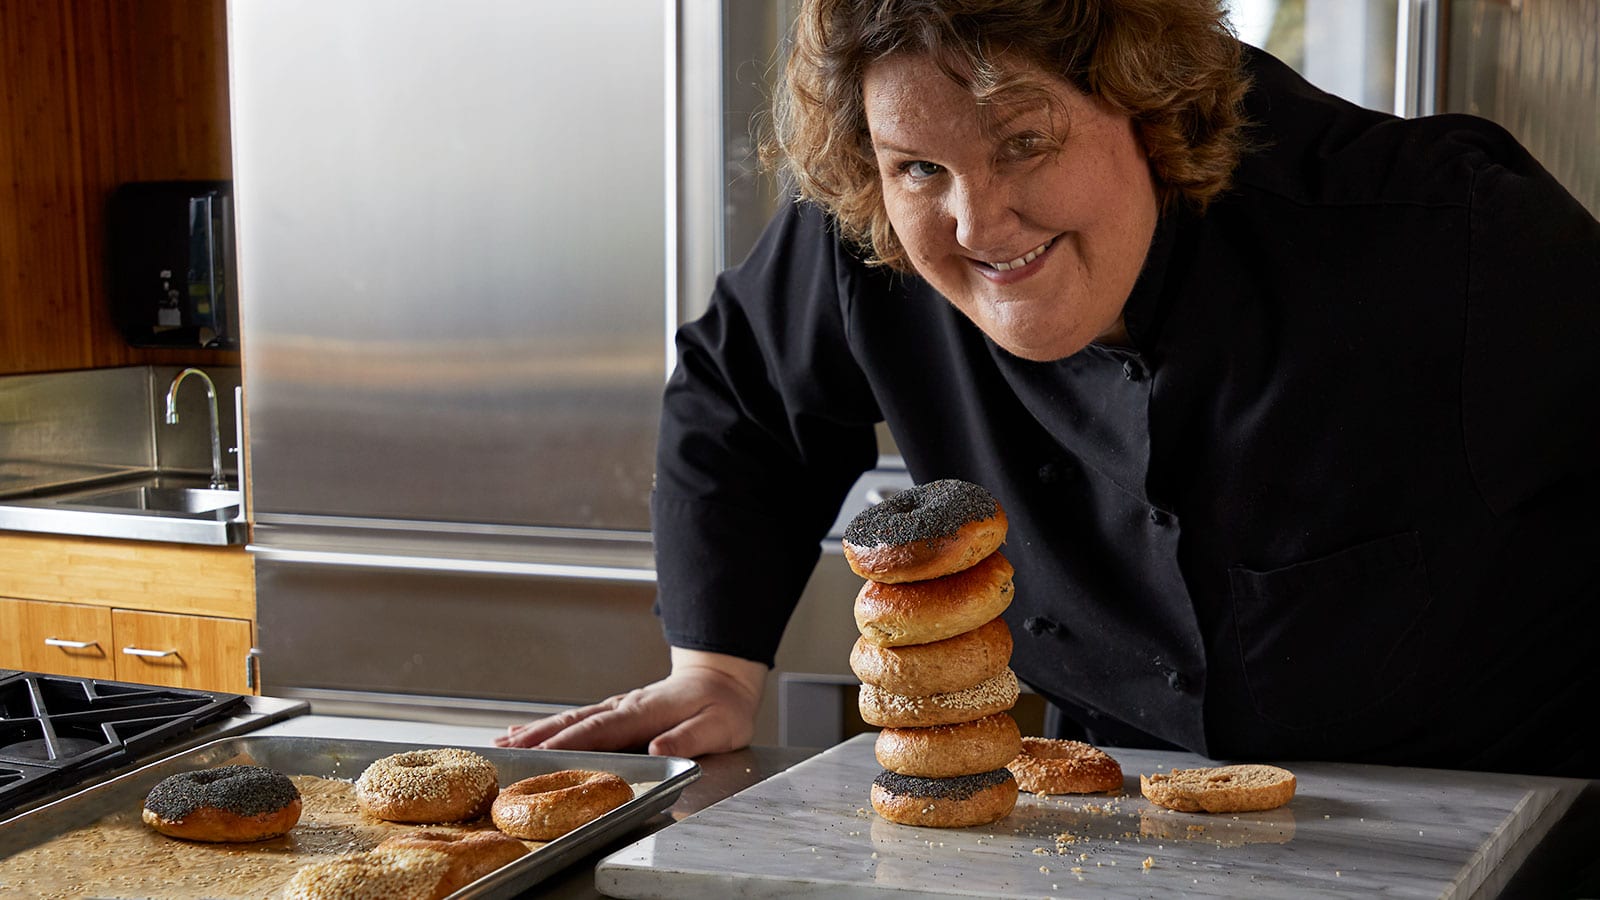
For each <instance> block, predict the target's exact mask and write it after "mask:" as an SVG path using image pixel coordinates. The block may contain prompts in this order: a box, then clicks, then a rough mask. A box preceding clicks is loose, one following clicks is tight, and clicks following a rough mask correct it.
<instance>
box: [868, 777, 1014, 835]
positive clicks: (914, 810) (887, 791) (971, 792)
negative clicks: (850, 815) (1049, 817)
mask: <svg viewBox="0 0 1600 900" xmlns="http://www.w3.org/2000/svg"><path fill="white" fill-rule="evenodd" d="M1016 805H1017V780H1016V779H1015V778H1014V777H1012V775H1011V772H1010V770H1008V769H995V770H993V771H989V772H979V773H978V774H975V775H962V776H960V777H958V778H917V777H915V776H912V775H899V774H896V773H894V772H884V773H882V774H880V775H879V776H878V777H877V778H874V779H873V780H872V808H873V809H875V810H877V812H878V815H880V816H882V817H884V818H885V819H888V820H889V821H891V822H898V823H899V824H901V825H920V826H923V827H925V828H966V827H969V826H972V825H987V824H989V823H990V822H994V821H997V820H999V819H1003V818H1005V817H1006V816H1007V815H1009V814H1010V813H1011V810H1012V809H1014V808H1015V807H1016Z"/></svg>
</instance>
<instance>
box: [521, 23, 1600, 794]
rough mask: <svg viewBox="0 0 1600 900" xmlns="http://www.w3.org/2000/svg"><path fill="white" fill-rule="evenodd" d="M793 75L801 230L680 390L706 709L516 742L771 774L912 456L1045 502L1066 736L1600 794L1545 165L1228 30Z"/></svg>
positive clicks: (681, 595) (856, 58)
mask: <svg viewBox="0 0 1600 900" xmlns="http://www.w3.org/2000/svg"><path fill="white" fill-rule="evenodd" d="M786 75H787V83H786V87H785V90H784V92H783V95H782V96H781V97H780V100H779V103H778V105H777V115H776V126H777V127H776V150H777V151H778V154H779V155H780V156H781V160H782V163H783V165H784V166H785V168H786V170H787V172H788V173H789V174H790V175H791V176H792V177H793V180H794V183H795V184H796V185H797V186H798V190H799V194H800V202H798V203H796V204H795V205H793V206H792V207H790V208H788V209H785V210H783V211H781V212H780V214H779V215H778V217H777V218H776V219H775V221H774V222H773V224H772V226H771V227H770V228H769V229H768V232H767V234H766V235H765V236H764V238H763V239H762V242H761V243H760V244H759V245H758V246H757V248H756V249H755V250H754V251H753V252H752V254H751V257H750V258H749V259H748V260H747V261H746V262H745V263H744V264H743V265H741V266H740V267H739V268H737V269H735V270H733V271H731V272H729V273H727V274H726V275H725V276H724V277H723V278H722V279H721V281H720V282H719V287H718V290H717V294H716V296H715V297H714V299H713V302H712V304H711V308H710V310H709V312H708V313H707V314H706V316H705V317H704V318H702V319H701V320H700V321H698V322H695V323H693V324H691V325H689V326H686V327H685V328H684V329H683V330H682V332H681V333H680V335H679V349H680V361H679V366H678V369H677V371H676V372H675V374H674V376H673V378H672V380H671V382H670V383H669V385H668V388H667V392H666V403H665V411H664V416H663V424H662V432H661V444H660V451H659V457H658V475H657V489H656V492H655V495H654V498H653V502H652V510H653V515H654V522H655V536H656V545H657V562H658V571H659V573H660V601H659V610H660V614H661V616H662V619H663V623H664V627H665V631H666V634H667V637H668V640H669V642H670V643H671V644H672V646H673V670H672V674H671V675H670V676H669V677H668V678H666V679H665V680H663V681H661V682H658V683H656V684H653V685H650V686H647V687H645V688H642V689H640V690H638V691H634V692H630V693H629V694H627V695H623V696H620V697H614V698H611V699H609V700H607V701H605V702H603V703H601V704H597V705H595V706H591V707H584V708H581V709H577V710H573V711H571V712H568V713H563V714H561V715H559V716H555V717H552V718H549V719H545V720H540V721H537V722H533V723H530V724H528V725H524V726H519V727H516V728H513V729H512V730H511V732H510V733H509V734H508V735H507V737H506V738H505V739H504V740H503V742H502V743H504V744H507V745H514V746H535V745H537V746H545V747H553V748H562V747H568V748H570V747H592V748H617V747H624V746H633V745H637V744H640V743H645V742H646V741H648V743H649V748H650V751H651V752H653V753H668V754H675V755H697V754H700V753H705V752H712V751H718V750H725V749H732V748H735V747H739V746H742V745H744V744H745V743H747V742H748V741H749V740H750V736H751V733H752V729H751V721H752V718H753V716H754V713H755V708H756V704H757V700H758V698H759V696H760V688H761V684H762V679H763V678H764V677H765V672H766V669H767V668H768V667H769V666H770V664H771V662H772V658H773V653H774V651H775V649H776V647H777V644H778V641H779V638H780V636H781V633H782V628H783V623H784V621H785V620H786V618H787V616H788V614H789V612H790V611H791V610H792V608H793V604H794V602H795V600H796V598H797V597H798V596H799V593H800V590H801V588H802V587H803V586H804V584H805V580H806V577H807V575H808V574H809V572H810V571H811V568H812V566H813V564H814V563H815V560H816V555H817V546H818V541H819V539H820V537H821V536H822V535H823V534H824V533H825V531H826V529H827V526H828V524H829V523H830V522H831V521H832V519H833V516H834V514H835V512H836V510H837V509H838V505H839V502H840V500H841V499H842V497H843V496H844V493H845V491H846V490H847V489H848V487H849V486H850V484H851V483H852V482H853V480H854V479H855V477H856V476H857V475H858V474H859V473H860V472H862V471H864V470H865V469H866V468H867V467H869V466H870V465H871V464H872V463H873V461H874V457H875V444H874V439H873V427H874V424H875V423H877V422H879V421H886V422H887V423H888V426H889V428H890V429H891V431H892V432H893V434H894V436H895V439H896V443H897V445H898V447H899V449H900V451H901V452H902V454H903V455H904V457H905V459H906V461H907V464H908V466H909V467H910V469H911V473H912V475H913V476H914V477H915V478H916V479H917V480H918V481H928V480H932V479H935V478H943V477H957V478H964V479H966V480H969V481H974V482H977V483H979V484H982V485H984V486H985V487H987V488H988V489H989V490H990V491H992V492H993V493H994V494H995V495H996V496H997V497H998V498H999V499H1000V500H1001V502H1002V503H1003V504H1004V506H1005V508H1006V510H1007V513H1008V515H1009V518H1010V522H1011V530H1010V537H1009V539H1008V541H1007V543H1006V545H1005V553H1006V556H1007V558H1008V559H1010V560H1011V562H1012V563H1013V564H1014V566H1015V567H1016V571H1017V574H1016V584H1017V586H1018V591H1017V597H1016V600H1015V601H1014V602H1013V604H1012V606H1011V608H1010V609H1009V610H1008V611H1007V613H1006V619H1007V621H1008V623H1009V624H1010V625H1011V627H1012V631H1013V632H1014V634H1015V635H1016V648H1015V651H1014V654H1013V658H1012V668H1013V669H1015V671H1016V672H1017V674H1018V675H1019V676H1020V677H1021V678H1022V680H1023V681H1024V682H1026V683H1028V684H1029V685H1030V686H1031V687H1033V689H1034V690H1036V691H1038V692H1039V693H1040V694H1042V695H1044V696H1045V697H1046V698H1047V699H1048V700H1050V701H1051V704H1052V706H1053V707H1054V709H1056V710H1058V711H1059V712H1060V713H1061V716H1060V719H1061V721H1060V722H1059V723H1058V725H1059V729H1060V731H1059V736H1070V737H1080V738H1086V739H1089V740H1092V741H1094V742H1096V743H1100V744H1103V745H1106V746H1153V747H1162V746H1170V747H1179V748H1183V749H1186V750H1190V751H1193V752H1196V753H1200V754H1203V755H1206V756H1210V757H1213V758H1242V759H1284V760H1288V759H1305V758H1317V759H1339V760H1350V761H1363V762H1382V763H1391V764H1411V765H1428V766H1441V767H1459V768H1471V769H1501V770H1515V771H1525V772H1537V773H1559V774H1569V775H1583V776H1586V777H1595V776H1596V775H1600V751H1597V750H1596V749H1595V748H1594V747H1593V746H1591V745H1588V744H1586V743H1585V742H1583V741H1581V740H1579V739H1578V737H1577V733H1576V729H1573V728H1571V727H1570V710H1572V709H1579V708H1584V707H1585V705H1586V704H1587V703H1588V699H1587V698H1589V697H1592V696H1593V695H1594V692H1595V690H1596V688H1600V680H1597V677H1596V675H1595V674H1594V670H1593V668H1592V667H1587V666H1583V665H1580V663H1579V660H1580V659H1582V655H1583V653H1584V652H1585V650H1586V642H1587V641H1588V637H1587V635H1591V634H1593V633H1594V630H1595V626H1596V625H1597V624H1600V613H1597V610H1600V603H1597V602H1596V599H1597V598H1596V593H1597V591H1596V586H1595V585H1596V580H1595V575H1596V570H1595V567H1594V565H1593V564H1592V563H1590V562H1588V560H1591V559H1595V558H1600V554H1597V552H1596V551H1597V550H1600V526H1597V525H1596V524H1595V523H1594V522H1593V521H1592V517H1591V516H1589V515H1587V512H1586V510H1587V508H1588V507H1589V506H1590V505H1591V504H1592V503H1593V502H1594V501H1595V500H1596V499H1597V498H1596V496H1595V494H1596V480H1595V477H1594V476H1595V471H1594V463H1593V460H1595V459H1596V450H1597V449H1600V446H1597V445H1600V440H1597V438H1600V415H1597V414H1596V413H1595V412H1594V411H1593V409H1594V407H1595V404H1594V403H1593V402H1592V399H1591V396H1592V394H1593V393H1594V388H1595V385H1596V382H1597V378H1596V372H1595V363H1594V362H1592V360H1593V359H1594V354H1592V353H1591V352H1589V347H1590V346H1592V345H1593V343H1594V342H1595V341H1596V340H1597V339H1600V303H1597V296H1596V288H1595V285H1596V284H1597V283H1600V224H1597V223H1596V222H1595V220H1594V218H1593V217H1591V216H1590V215H1588V214H1587V213H1586V212H1585V211H1584V210H1583V209H1582V207H1581V206H1579V204H1577V203H1576V201H1574V200H1573V199H1572V198H1571V197H1570V196H1568V195H1567V194H1566V193H1565V192H1564V191H1562V190H1561V189H1560V187H1559V186H1557V185H1556V184H1555V183H1554V181H1553V180H1552V179H1551V178H1550V177H1549V175H1548V174H1547V173H1545V172H1544V171H1543V169H1541V168H1540V167H1539V166H1538V164H1537V163H1536V162H1534V161H1533V160H1532V159H1531V158H1530V157H1529V156H1528V154H1527V153H1526V152H1525V151H1523V150H1522V148H1520V147H1519V146H1517V145H1516V143H1515V141H1513V140H1512V139H1511V138H1510V137H1508V136H1507V135H1506V134H1505V133H1504V132H1503V131H1501V130H1500V129H1498V128H1496V127H1494V126H1492V125H1490V124H1489V123H1486V122H1482V121H1480V120H1476V119H1471V118H1467V117H1437V118H1431V119H1423V120H1412V121H1402V120H1398V119H1395V118H1393V117H1391V116H1387V115H1383V114H1380V113H1376V112H1372V111H1369V110H1362V109H1358V108H1356V107H1354V106H1351V105H1350V104H1347V103H1344V102H1343V101H1340V100H1338V99H1337V98H1334V97H1331V96H1329V95H1327V94H1325V93H1323V92H1321V91H1318V90H1316V89H1315V88H1313V87H1311V86H1310V85H1308V84H1307V83H1306V82H1304V81H1303V80H1302V79H1300V78H1299V77H1298V76H1296V75H1295V74H1294V73H1293V72H1291V71H1289V70H1288V69H1287V68H1286V67H1284V66H1283V65H1282V64H1281V63H1279V62H1277V61H1276V60H1274V59H1272V58H1271V57H1269V56H1267V55H1265V54H1263V53H1260V52H1259V51H1255V50H1252V49H1250V48H1246V47H1243V46H1242V45H1240V44H1239V43H1238V42H1237V41H1236V40H1235V39H1234V38H1233V37H1232V36H1231V34H1229V33H1228V31H1227V29H1226V27H1225V26H1224V24H1223V19H1222V13H1221V10H1220V9H1219V4H1218V3H1217V2H1214V0H1114V2H1113V0H1077V2H1062V0H1057V2H1044V0H1036V2H1025V0H990V2H979V0H971V2H959V0H887V2H873V0H809V2H807V3H806V4H805V6H804V8H803V10H802V12H801V14H800V18H799V22H798V24H797V29H796V41H795V45H794V48H793V51H792V55H791V58H790V60H789V63H788V67H787V70H786Z"/></svg>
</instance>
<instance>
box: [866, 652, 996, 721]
mask: <svg viewBox="0 0 1600 900" xmlns="http://www.w3.org/2000/svg"><path fill="white" fill-rule="evenodd" d="M1019 693H1021V687H1020V686H1019V685H1018V684H1017V675H1016V673H1015V672H1013V671H1011V669H1010V668H1009V667H1008V668H1006V669H1004V670H1002V671H1001V672H1000V674H999V675H996V676H994V677H993V678H990V679H988V680H987V681H982V682H979V683H978V684H975V685H973V686H972V687H970V688H966V689H965V690H960V691H946V692H943V693H938V694H928V695H926V696H921V697H916V696H910V695H907V694H896V693H892V692H890V691H886V690H883V689H882V688H877V687H873V686H872V685H870V684H863V685H862V686H861V690H860V692H859V693H858V694H857V703H856V705H857V706H858V707H859V708H860V711H861V719H862V721H864V722H866V723H867V724H869V725H876V726H878V727H879V728H925V727H927V726H930V725H954V724H955V723H957V722H970V721H972V720H973V719H981V718H983V717H984V716H989V715H993V714H995V713H997V712H1005V711H1006V710H1008V709H1010V708H1011V707H1013V706H1015V705H1016V704H1017V696H1018V694H1019Z"/></svg>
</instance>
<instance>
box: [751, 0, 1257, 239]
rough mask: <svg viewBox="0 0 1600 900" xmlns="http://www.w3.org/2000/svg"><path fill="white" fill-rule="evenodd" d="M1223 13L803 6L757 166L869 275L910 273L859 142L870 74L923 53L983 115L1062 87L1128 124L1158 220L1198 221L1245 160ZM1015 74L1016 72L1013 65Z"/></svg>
mask: <svg viewBox="0 0 1600 900" xmlns="http://www.w3.org/2000/svg"><path fill="white" fill-rule="evenodd" d="M1222 5H1223V4H1222V2H1221V0H806V2H805V3H804V5H803V7H802V9H801V10H800V13H799V15H798V17H797V19H796V22H795V28H794V35H793V46H792V47H791V49H790V52H789V59H788V63H787V65H786V68H785V73H784V76H785V77H784V79H783V82H782V84H781V85H780V86H779V90H778V93H777V96H776V97H775V99H774V103H773V110H772V112H773V117H772V122H771V124H770V132H769V134H768V135H767V138H766V140H765V141H764V144H763V148H762V151H763V158H764V159H765V160H766V162H767V163H768V164H769V165H773V166H776V167H778V168H780V169H781V170H782V171H783V172H784V173H785V174H786V175H787V176H788V178H790V179H791V180H792V181H793V184H794V187H795V188H796V190H797V191H798V193H799V195H800V196H801V197H803V198H806V199H810V200H814V201H816V202H818V203H820V204H822V205H823V206H824V207H826V208H827V209H829V210H830V211H831V212H832V213H833V214H834V217H835V218H836V219H837V220H838V222H839V226H840V228H841V229H842V230H843V233H844V235H845V237H846V238H847V239H849V240H851V241H853V242H855V243H856V244H858V245H860V246H861V247H863V248H864V249H865V250H866V251H867V252H868V254H869V256H870V257H871V261H872V262H874V263H880V264H884V265H888V266H890V267H893V268H896V269H900V270H905V269H907V268H909V263H908V262H907V260H906V256H905V251H904V249H903V248H902V247H901V245H900V241H899V239H898V238H897V237H896V236H895V234H894V229H893V227H892V226H891V225H890V224H889V218H888V213H887V212H886V211H885V208H884V203H883V192H882V187H881V184H880V182H879V180H878V171H877V162H876V159H875V157H874V155H873V150H872V141H871V138H870V136H869V134H868V131H867V118H866V112H865V109H864V105H863V98H862V78H863V76H864V73H865V72H866V70H867V67H868V66H869V65H871V64H872V63H873V62H875V61H877V60H880V59H883V58H885V57H888V56H891V55H893V54H897V53H925V54H927V55H928V56H929V57H930V58H932V59H933V60H934V61H935V62H936V63H937V64H938V65H939V67H940V68H941V69H942V70H943V71H944V72H945V74H947V75H948V76H949V77H950V78H951V79H953V80H954V81H955V82H956V83H958V84H960V85H962V86H963V87H965V88H966V89H968V90H970V91H971V92H972V93H973V95H974V97H976V98H977V99H978V100H979V101H980V102H981V103H984V104H998V103H1010V102H1018V101H1020V102H1027V101H1029V100H1030V99H1035V98H1038V97H1039V96H1041V91H1040V86H1039V85H1038V84H1037V82H1036V80H1035V81H1030V80H1029V78H1028V77H1027V67H1028V66H1033V67H1037V69H1039V70H1042V71H1044V72H1047V73H1055V74H1058V75H1059V76H1060V77H1061V78H1063V79H1064V80H1065V81H1067V82H1068V83H1070V84H1072V85H1073V86H1075V87H1076V88H1077V89H1078V90H1080V91H1082V92H1084V93H1085V94H1088V95H1089V96H1092V97H1098V98H1100V99H1101V100H1102V101H1104V102H1105V103H1108V104H1109V105H1110V106H1111V107H1112V108H1114V109H1116V110H1117V111H1118V112H1120V113H1122V114H1124V115H1127V116H1129V117H1130V118H1131V119H1132V120H1133V122H1134V125H1135V128H1136V129H1137V132H1138V134H1139V136H1140V139H1141V141H1142V143H1143V147H1144V151H1145V154H1146V156H1147V157H1148V158H1149V160H1150V168H1151V172H1152V174H1153V176H1154V179H1155V183H1156V190H1157V196H1158V199H1159V202H1160V204H1161V207H1162V209H1163V210H1166V209H1170V208H1171V207H1172V206H1173V205H1175V204H1179V203H1188V204H1190V205H1191V206H1193V207H1194V208H1195V209H1198V210H1203V209H1204V208H1205V206H1206V204H1207V203H1208V202H1210V200H1211V199H1212V198H1214V197H1215V196H1217V194H1219V193H1221V192H1222V191H1223V190H1225V189H1226V188H1227V186H1228V183H1229V179H1230V177H1231V175H1232V173H1233V169H1234V167H1235V166H1236V165H1237V163H1238V160H1239V156H1240V154H1241V153H1242V152H1243V147H1244V139H1243V135H1242V130H1243V126H1244V119H1243V113H1242V111H1241V103H1242V100H1243V98H1244V95H1245V92H1246V91H1247V90H1248V88H1249V80H1248V77H1247V76H1246V75H1245V74H1244V72H1243V70H1242V68H1241V55H1242V51H1241V46H1240V44H1239V42H1238V40H1237V39H1236V38H1235V37H1234V35H1233V33H1232V31H1231V30H1230V29H1229V28H1228V26H1227V24H1226V20H1225V19H1224V12H1223V9H1222ZM1019 62H1020V63H1022V64H1023V65H1022V66H1018V65H1017V63H1019Z"/></svg>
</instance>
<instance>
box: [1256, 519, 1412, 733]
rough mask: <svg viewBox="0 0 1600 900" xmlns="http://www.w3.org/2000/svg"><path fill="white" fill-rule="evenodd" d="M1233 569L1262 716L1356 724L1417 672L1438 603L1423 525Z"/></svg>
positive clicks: (1302, 723) (1301, 723) (1287, 721)
mask: <svg viewBox="0 0 1600 900" xmlns="http://www.w3.org/2000/svg"><path fill="white" fill-rule="evenodd" d="M1228 574H1229V579H1230V581H1231V586H1232V593H1233V609H1234V623H1235V627H1236V628H1237V629H1238V638H1239V648H1240V653H1241V654H1242V657H1243V662H1244V673H1245V681H1246V683H1247V684H1248V686H1249V690H1250V695H1251V699H1252V701H1253V702H1254V704H1255V708H1256V711H1257V712H1259V713H1260V714H1261V715H1262V716H1264V717H1266V718H1268V719H1270V720H1272V721H1274V722H1276V723H1278V724H1280V725H1284V726H1287V727H1291V728H1293V727H1312V726H1323V725H1332V724H1338V723H1344V722H1349V721H1350V720H1353V719H1356V718H1358V717H1359V716H1361V715H1362V714H1363V713H1366V712H1368V711H1371V710H1373V709H1374V708H1375V707H1378V706H1379V705H1380V704H1382V702H1383V700H1384V699H1385V698H1387V697H1389V696H1391V695H1393V694H1394V693H1396V691H1397V690H1398V689H1399V688H1400V687H1401V686H1402V685H1403V684H1404V683H1405V681H1406V680H1407V679H1408V678H1409V677H1410V676H1411V675H1412V674H1413V673H1414V672H1415V671H1416V667H1417V665H1418V659H1419V657H1420V654H1419V653H1418V652H1417V646H1418V643H1419V642H1420V641H1421V640H1422V639H1423V636H1422V634H1421V633H1420V631H1421V619H1422V614H1423V612H1424V611H1425V610H1426V609H1427V607H1428V604H1429V603H1430V602H1431V596H1430V594H1429V591H1428V578H1427V571H1426V568H1425V566H1424V563H1423V559H1422V547H1421V544H1420V542H1419V540H1418V538H1417V534H1416V532H1404V533H1401V534H1395V535H1390V536H1388V537H1382V538H1378V539H1376V540H1372V541H1368V542H1366V543H1362V544H1357V545H1356V546H1354V547H1349V548H1347V549H1344V550H1341V551H1338V552H1336V553H1333V554H1330V555H1328V556H1323V557H1320V558H1318V559H1314V560H1309V561H1307V562H1301V563H1296V564H1294V565H1291V566H1285V567H1283V568H1280V569H1273V570H1271V571H1264V572H1257V571H1253V570H1250V569H1247V568H1244V567H1242V566H1235V567H1233V568H1232V569H1230V570H1229V572H1228Z"/></svg>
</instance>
